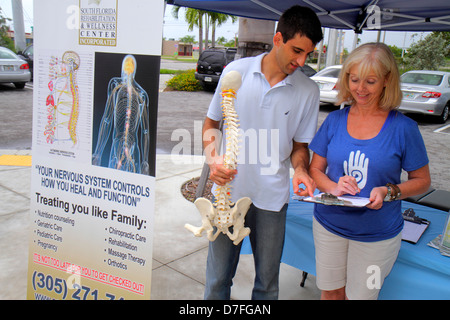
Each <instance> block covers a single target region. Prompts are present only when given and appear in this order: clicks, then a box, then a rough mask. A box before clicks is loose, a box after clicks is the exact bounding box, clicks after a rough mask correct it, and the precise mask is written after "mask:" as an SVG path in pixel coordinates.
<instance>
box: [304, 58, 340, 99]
mask: <svg viewBox="0 0 450 320" xmlns="http://www.w3.org/2000/svg"><path fill="white" fill-rule="evenodd" d="M341 69H342V65H335V66H329V67H326V68H325V69H322V70H320V71H319V72H317V73H316V74H315V75H313V76H312V77H311V79H312V80H314V81H315V82H316V83H317V85H318V86H319V89H320V102H326V103H332V104H336V102H337V94H338V91H337V90H336V82H337V80H338V77H339V72H341Z"/></svg>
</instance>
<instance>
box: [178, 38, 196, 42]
mask: <svg viewBox="0 0 450 320" xmlns="http://www.w3.org/2000/svg"><path fill="white" fill-rule="evenodd" d="M178 40H180V41H181V42H184V43H194V42H195V37H194V36H184V37H182V38H180V39H178Z"/></svg>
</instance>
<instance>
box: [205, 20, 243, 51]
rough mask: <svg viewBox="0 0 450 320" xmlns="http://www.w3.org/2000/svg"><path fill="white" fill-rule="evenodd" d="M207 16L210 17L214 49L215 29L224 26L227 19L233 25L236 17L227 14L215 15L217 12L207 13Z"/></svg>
mask: <svg viewBox="0 0 450 320" xmlns="http://www.w3.org/2000/svg"><path fill="white" fill-rule="evenodd" d="M208 15H209V16H210V23H211V25H212V36H211V37H212V46H213V47H215V45H216V27H220V26H221V25H222V24H224V23H225V22H226V21H227V20H228V18H231V21H232V22H233V23H235V22H236V20H237V17H236V16H230V15H228V14H223V13H217V12H208Z"/></svg>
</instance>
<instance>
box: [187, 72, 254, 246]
mask: <svg viewBox="0 0 450 320" xmlns="http://www.w3.org/2000/svg"><path fill="white" fill-rule="evenodd" d="M241 81H242V80H241V75H240V73H239V72H237V71H230V72H229V73H227V74H226V75H225V76H224V78H223V79H222V87H221V90H222V97H223V98H222V113H223V117H224V121H225V124H226V135H225V136H226V150H225V155H224V159H223V164H224V166H225V167H226V168H227V169H236V164H237V156H238V153H239V147H238V142H239V119H238V115H237V113H236V110H235V108H234V101H235V99H236V92H237V90H238V89H239V87H240V86H241ZM215 198H216V201H215V203H214V204H212V203H211V201H209V200H208V199H206V198H198V199H197V200H196V201H195V205H196V207H197V209H198V211H199V212H200V215H201V217H202V225H201V226H200V227H194V226H192V225H189V224H186V225H185V227H186V229H188V230H190V231H191V232H192V233H194V235H195V236H197V237H200V236H201V235H202V233H203V231H206V234H207V237H208V240H209V241H214V240H216V238H217V236H218V235H219V234H220V233H221V232H222V233H223V234H226V235H227V236H228V237H229V238H230V239H231V240H232V241H233V243H234V244H235V245H238V244H239V243H240V242H241V241H242V239H244V238H245V237H246V236H247V235H248V234H250V228H247V227H245V226H244V222H245V215H246V214H247V211H248V209H249V208H250V205H251V204H252V201H251V200H250V198H247V197H244V198H241V199H239V200H238V201H236V203H233V202H231V186H230V184H229V183H226V184H225V185H223V186H218V187H217V192H216V195H215ZM214 227H215V228H216V230H214ZM230 227H233V232H230V229H229V228H230Z"/></svg>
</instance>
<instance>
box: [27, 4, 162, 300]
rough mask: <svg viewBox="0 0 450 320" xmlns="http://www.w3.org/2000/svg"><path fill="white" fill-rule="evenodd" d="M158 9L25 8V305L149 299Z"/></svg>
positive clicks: (111, 6)
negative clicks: (28, 108) (28, 35)
mask: <svg viewBox="0 0 450 320" xmlns="http://www.w3.org/2000/svg"><path fill="white" fill-rule="evenodd" d="M163 11H164V1H162V0H161V1H148V0H133V1H125V0H39V1H35V4H34V21H35V27H34V30H35V32H34V60H35V62H34V93H33V163H32V182H31V205H30V207H31V230H30V238H29V262H28V290H27V298H28V299H75V300H97V299H99V300H100V299H149V298H150V289H151V270H152V246H153V243H152V242H153V241H152V239H153V214H154V203H155V202H154V196H155V161H156V119H157V103H158V88H159V66H160V59H161V57H160V55H161V43H162V25H163Z"/></svg>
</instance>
